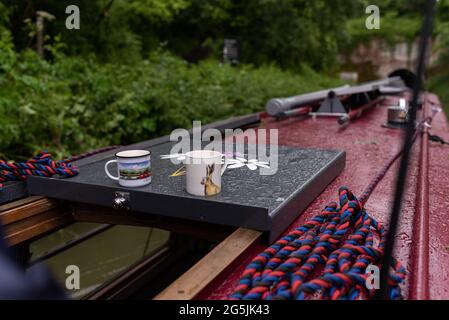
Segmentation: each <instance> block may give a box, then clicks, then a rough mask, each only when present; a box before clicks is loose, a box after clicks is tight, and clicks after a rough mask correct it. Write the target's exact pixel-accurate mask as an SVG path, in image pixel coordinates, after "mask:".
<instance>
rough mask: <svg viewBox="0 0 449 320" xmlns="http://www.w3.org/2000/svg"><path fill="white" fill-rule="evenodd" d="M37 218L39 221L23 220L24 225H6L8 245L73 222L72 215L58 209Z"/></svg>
mask: <svg viewBox="0 0 449 320" xmlns="http://www.w3.org/2000/svg"><path fill="white" fill-rule="evenodd" d="M39 220H41V221H36V220H35V219H30V220H24V221H26V223H24V225H20V224H19V225H16V224H11V225H8V226H6V228H5V233H6V236H5V240H6V241H7V243H8V245H9V246H14V245H16V244H19V243H22V242H25V241H28V240H31V239H33V238H35V237H38V236H41V235H43V234H45V233H47V232H49V231H52V230H56V229H59V228H62V227H64V226H66V225H68V224H71V223H73V217H72V215H71V214H70V213H62V212H60V211H50V212H48V214H46V217H43V216H40V219H39Z"/></svg>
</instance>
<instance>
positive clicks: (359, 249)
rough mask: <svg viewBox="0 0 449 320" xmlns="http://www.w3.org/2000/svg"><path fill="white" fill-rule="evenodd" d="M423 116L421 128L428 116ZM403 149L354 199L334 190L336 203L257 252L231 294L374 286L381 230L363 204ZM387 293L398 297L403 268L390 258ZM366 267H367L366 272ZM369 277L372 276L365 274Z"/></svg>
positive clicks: (356, 290)
mask: <svg viewBox="0 0 449 320" xmlns="http://www.w3.org/2000/svg"><path fill="white" fill-rule="evenodd" d="M436 112H437V111H435V110H434V112H433V114H432V116H431V117H428V118H426V119H424V120H422V121H421V122H420V123H419V124H418V125H417V127H416V129H417V130H416V132H415V135H414V136H413V142H414V141H415V140H416V137H417V136H418V134H419V132H420V131H421V130H420V129H421V128H422V126H423V125H424V124H425V123H426V122H429V121H431V120H432V118H433V117H434V115H435V114H436ZM402 152H403V150H400V151H399V152H398V153H396V154H395V155H394V156H393V157H392V158H391V159H390V160H389V161H388V163H387V164H386V165H385V166H384V168H382V170H380V171H379V173H378V174H377V175H376V176H375V177H374V178H373V179H372V180H371V182H370V183H369V184H368V186H367V188H366V189H365V191H364V192H363V193H362V196H361V197H360V198H359V199H357V198H356V197H355V196H354V194H353V193H352V192H351V191H350V190H349V189H348V188H347V187H341V188H340V190H339V204H337V203H336V202H331V203H329V204H328V205H327V206H326V208H325V209H324V210H323V211H322V212H321V213H320V214H318V215H316V216H314V217H313V218H312V219H311V220H309V221H307V222H306V223H305V224H304V225H302V226H300V227H298V228H296V229H295V230H293V231H292V232H290V233H289V234H287V235H286V236H284V237H282V238H281V239H279V240H278V241H276V242H275V243H274V244H273V245H271V246H270V247H268V248H267V249H266V250H265V251H264V252H262V253H260V254H259V255H257V256H256V257H255V258H254V259H253V260H252V262H251V263H250V264H249V265H248V266H247V267H246V269H245V270H244V272H243V274H242V276H241V278H240V280H239V283H238V285H237V286H236V288H235V290H234V292H233V293H232V294H231V295H230V297H229V298H230V299H231V300H241V299H245V300H272V299H298V300H303V299H331V300H337V299H350V300H356V299H369V298H372V297H373V296H374V293H375V290H376V288H375V286H373V285H370V286H368V285H367V279H368V277H370V275H371V274H370V273H369V272H368V271H369V269H368V267H369V266H370V265H373V266H377V267H379V266H380V264H381V258H382V255H383V250H384V246H385V241H386V230H385V228H384V227H383V226H382V224H380V223H379V222H377V221H376V220H375V219H374V218H372V217H371V216H370V215H369V214H368V212H367V211H366V210H365V208H364V205H365V203H366V201H367V200H368V198H369V197H370V195H371V194H372V192H373V191H374V189H375V188H376V186H377V185H378V184H379V182H380V181H381V180H382V179H383V177H384V176H385V175H386V173H387V172H388V170H389V169H390V167H391V166H392V165H393V163H394V162H395V161H396V160H397V159H398V158H399V157H400V155H401V154H402ZM391 268H392V270H391V272H390V274H389V281H388V286H389V288H388V296H389V298H390V299H392V300H396V299H401V298H402V295H401V289H400V286H399V285H400V283H401V282H402V281H403V280H404V279H405V275H406V271H405V268H404V267H403V266H402V265H401V264H400V263H399V262H398V261H397V260H395V259H392V263H391ZM367 272H368V273H367ZM369 280H371V278H370V279H369Z"/></svg>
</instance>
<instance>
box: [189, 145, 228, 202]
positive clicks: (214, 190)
mask: <svg viewBox="0 0 449 320" xmlns="http://www.w3.org/2000/svg"><path fill="white" fill-rule="evenodd" d="M222 158H223V155H222V154H221V153H220V152H218V151H213V150H194V151H190V152H187V153H186V159H185V166H186V190H187V192H188V193H190V194H193V195H195V196H213V195H216V194H218V193H220V191H221V176H222V174H223V173H224V172H225V170H226V158H225V163H224V164H223V165H222V164H221V162H222Z"/></svg>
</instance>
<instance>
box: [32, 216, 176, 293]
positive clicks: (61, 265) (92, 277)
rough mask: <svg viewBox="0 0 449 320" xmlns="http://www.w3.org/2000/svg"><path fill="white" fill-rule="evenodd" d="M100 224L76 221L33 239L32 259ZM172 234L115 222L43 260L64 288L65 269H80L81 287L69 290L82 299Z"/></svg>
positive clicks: (146, 254) (149, 252)
mask: <svg viewBox="0 0 449 320" xmlns="http://www.w3.org/2000/svg"><path fill="white" fill-rule="evenodd" d="M99 226H100V225H99V224H94V223H75V224H73V225H71V226H69V227H67V228H64V229H61V230H58V231H56V232H54V233H52V234H50V235H48V236H46V237H44V238H41V239H39V240H37V241H34V242H33V243H32V244H31V245H30V252H31V254H32V256H31V261H32V260H33V259H36V258H38V257H39V256H41V255H43V254H45V253H46V252H48V251H49V250H51V249H52V248H55V247H57V246H59V245H61V244H63V243H66V242H68V241H71V240H73V239H76V238H78V237H80V236H82V235H83V234H85V233H86V232H88V231H90V230H92V229H94V228H97V227H99ZM169 236H170V233H169V232H168V231H164V230H161V229H156V228H146V227H133V226H113V227H112V228H110V229H108V230H106V231H104V232H102V233H100V234H98V235H96V236H94V237H92V238H90V239H88V240H86V241H84V242H81V243H79V244H77V245H76V246H74V247H72V248H70V249H68V250H66V251H63V252H61V253H59V254H57V255H55V256H53V257H51V258H50V259H48V260H46V261H45V262H43V263H44V264H46V265H47V266H48V267H49V268H50V269H51V271H52V272H53V274H54V276H55V278H56V279H57V281H58V282H59V283H60V285H61V287H63V288H65V289H66V285H65V282H66V279H67V277H68V276H69V274H67V273H66V268H67V266H70V265H75V266H77V267H78V268H79V270H80V289H79V290H77V289H74V290H67V289H66V292H67V294H68V295H69V296H70V297H71V298H73V299H80V298H82V297H84V296H85V295H86V294H88V293H89V292H91V291H92V290H94V289H95V288H97V287H98V286H100V285H102V284H103V283H105V282H106V281H108V280H110V279H112V278H113V277H114V276H116V275H118V274H119V273H120V272H122V271H124V270H125V269H126V268H128V267H129V266H130V265H132V264H134V263H136V262H137V261H139V260H141V259H142V258H144V257H147V256H149V255H151V253H152V252H154V251H155V250H156V249H157V248H160V247H161V246H163V245H164V244H165V243H166V242H167V241H168V239H169Z"/></svg>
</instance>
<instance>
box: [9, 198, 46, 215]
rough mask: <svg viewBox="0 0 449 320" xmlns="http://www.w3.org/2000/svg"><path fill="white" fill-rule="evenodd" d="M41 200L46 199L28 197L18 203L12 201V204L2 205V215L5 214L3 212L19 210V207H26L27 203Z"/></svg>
mask: <svg viewBox="0 0 449 320" xmlns="http://www.w3.org/2000/svg"><path fill="white" fill-rule="evenodd" d="M40 199H44V197H40V196H30V197H26V198H23V199H20V200H17V201H12V202H9V203H6V204H2V205H0V213H1V212H3V211H6V210H10V209H13V208H17V207H20V206H23V205H25V204H27V203H30V202H34V201H37V200H40Z"/></svg>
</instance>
